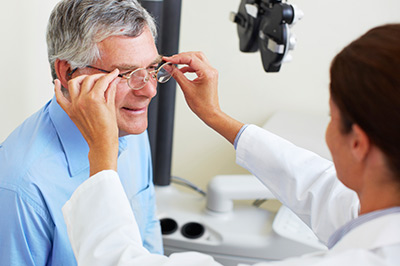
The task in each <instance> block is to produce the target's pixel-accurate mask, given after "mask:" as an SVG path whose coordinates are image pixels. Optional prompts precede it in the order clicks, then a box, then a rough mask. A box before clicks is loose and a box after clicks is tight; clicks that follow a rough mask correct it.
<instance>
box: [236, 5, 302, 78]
mask: <svg viewBox="0 0 400 266" xmlns="http://www.w3.org/2000/svg"><path fill="white" fill-rule="evenodd" d="M302 17H303V12H302V11H301V10H299V9H297V7H296V6H294V5H290V4H287V3H282V1H281V0H242V1H241V3H240V6H239V11H238V12H237V13H234V12H232V13H231V17H230V19H231V20H232V21H233V22H234V23H236V24H237V32H238V35H239V48H240V51H242V52H245V53H254V52H257V51H258V50H260V53H261V59H262V64H263V67H264V70H265V71H266V72H278V71H279V70H280V68H281V65H282V63H283V62H285V61H290V59H291V57H290V55H289V54H288V53H289V50H293V49H294V47H295V45H296V37H295V36H294V35H293V34H292V33H291V32H290V27H291V26H292V25H294V24H295V23H296V22H297V21H298V20H299V19H301V18H302Z"/></svg>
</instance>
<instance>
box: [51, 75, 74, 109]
mask: <svg viewBox="0 0 400 266" xmlns="http://www.w3.org/2000/svg"><path fill="white" fill-rule="evenodd" d="M54 92H55V94H56V99H57V102H58V104H59V105H60V106H61V107H62V108H63V109H64V111H66V110H67V109H68V108H69V106H70V105H71V102H70V101H69V100H68V99H67V98H65V96H64V94H63V92H62V91H61V82H60V80H58V79H56V80H54Z"/></svg>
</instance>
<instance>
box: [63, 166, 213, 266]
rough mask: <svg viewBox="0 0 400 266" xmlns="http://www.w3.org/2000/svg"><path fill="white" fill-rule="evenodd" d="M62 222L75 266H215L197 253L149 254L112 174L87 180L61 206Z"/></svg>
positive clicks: (115, 177) (104, 172)
mask: <svg viewBox="0 0 400 266" xmlns="http://www.w3.org/2000/svg"><path fill="white" fill-rule="evenodd" d="M62 211H63V214H64V219H65V222H66V225H67V231H68V236H69V238H70V242H71V245H72V249H73V251H74V254H75V257H76V259H77V262H78V265H82V266H91V265H102V266H107V265H113V266H115V265H118V266H122V265H130V266H132V265H146V266H152V265H154V266H160V265H176V266H178V265H182V266H183V265H185V266H189V265H196V266H197V265H198V266H217V265H220V264H219V263H217V262H215V261H214V260H213V258H212V257H210V256H208V255H205V254H200V253H197V252H186V253H177V254H173V255H171V257H166V256H163V255H158V254H150V253H149V252H148V251H147V250H146V249H145V248H144V247H143V245H142V240H141V236H140V232H139V228H138V226H137V223H136V221H135V217H134V214H133V212H132V210H131V208H130V204H129V201H128V199H127V197H126V194H125V193H124V190H123V188H122V185H121V183H120V180H119V177H118V174H117V173H116V172H115V171H112V170H107V171H102V172H100V173H98V174H96V175H94V176H92V177H91V178H89V179H88V180H86V181H85V182H84V183H83V184H82V185H80V186H79V187H78V189H77V190H76V191H75V192H74V194H73V195H72V197H71V199H70V200H69V201H68V202H67V203H66V204H65V205H64V207H63V209H62Z"/></svg>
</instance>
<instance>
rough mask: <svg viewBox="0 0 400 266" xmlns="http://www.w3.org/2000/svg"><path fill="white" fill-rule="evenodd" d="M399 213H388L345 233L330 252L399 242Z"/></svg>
mask: <svg viewBox="0 0 400 266" xmlns="http://www.w3.org/2000/svg"><path fill="white" fill-rule="evenodd" d="M399 236H400V213H393V214H388V215H385V216H382V217H379V218H376V219H374V220H371V221H369V222H366V223H364V224H362V225H360V226H358V227H356V228H354V229H353V230H351V231H350V232H349V233H348V234H347V235H345V236H344V237H343V238H342V239H341V240H340V241H339V242H338V243H337V244H336V245H335V246H334V247H333V248H332V249H331V252H332V253H336V252H343V251H345V250H348V249H352V248H353V249H354V248H360V249H368V250H372V249H375V248H379V247H383V246H390V245H394V244H400V238H399Z"/></svg>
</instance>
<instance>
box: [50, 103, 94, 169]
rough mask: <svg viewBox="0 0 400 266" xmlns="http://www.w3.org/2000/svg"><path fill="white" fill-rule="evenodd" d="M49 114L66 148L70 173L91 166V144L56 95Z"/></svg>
mask: <svg viewBox="0 0 400 266" xmlns="http://www.w3.org/2000/svg"><path fill="white" fill-rule="evenodd" d="M49 114H50V119H51V120H52V122H53V124H54V127H55V129H56V131H57V135H58V137H59V139H60V142H61V145H62V147H63V149H64V152H65V156H66V159H67V163H68V170H69V174H70V176H71V177H73V176H75V175H77V174H79V173H80V172H82V171H83V170H85V169H87V168H88V167H89V159H88V153H89V146H88V144H87V142H86V140H85V139H84V138H83V136H82V134H81V132H80V131H79V129H78V128H77V127H76V125H75V124H74V122H72V120H71V119H70V118H69V116H68V115H67V113H66V112H65V111H64V110H63V109H62V108H61V106H60V105H59V104H58V103H57V100H56V98H55V96H54V97H53V99H52V100H51V102H50V105H49Z"/></svg>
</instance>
